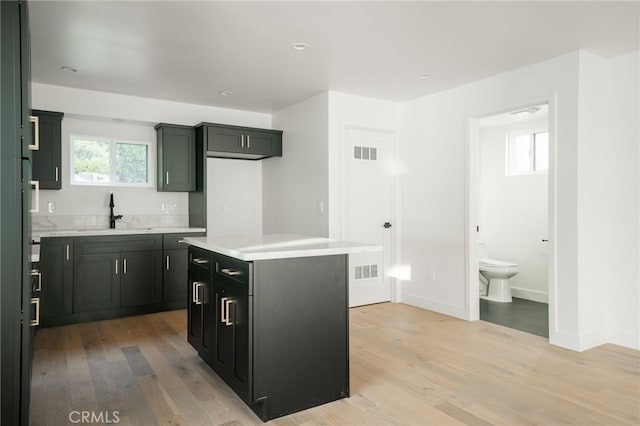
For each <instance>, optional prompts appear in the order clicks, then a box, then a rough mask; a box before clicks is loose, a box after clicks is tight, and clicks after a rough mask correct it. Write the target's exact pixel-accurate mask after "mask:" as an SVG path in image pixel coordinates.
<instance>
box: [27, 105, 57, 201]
mask: <svg viewBox="0 0 640 426" xmlns="http://www.w3.org/2000/svg"><path fill="white" fill-rule="evenodd" d="M31 116H32V119H33V121H32V123H33V124H32V131H33V140H34V143H33V145H34V148H33V149H34V150H33V152H32V160H31V161H32V168H33V169H32V176H33V180H36V181H38V182H40V189H61V188H62V147H61V142H62V117H63V114H62V113H60V112H51V111H38V110H33V111H32V112H31Z"/></svg>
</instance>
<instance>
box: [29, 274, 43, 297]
mask: <svg viewBox="0 0 640 426" xmlns="http://www.w3.org/2000/svg"><path fill="white" fill-rule="evenodd" d="M31 276H32V277H38V281H37V284H36V287H35V288H34V289H33V291H34V292H36V291H41V290H42V273H41V272H40V271H38V270H37V269H32V270H31Z"/></svg>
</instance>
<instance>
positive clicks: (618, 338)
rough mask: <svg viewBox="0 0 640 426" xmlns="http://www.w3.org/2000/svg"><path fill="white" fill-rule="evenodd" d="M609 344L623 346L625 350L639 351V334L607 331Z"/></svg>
mask: <svg viewBox="0 0 640 426" xmlns="http://www.w3.org/2000/svg"><path fill="white" fill-rule="evenodd" d="M608 340H609V343H611V344H614V345H618V346H624V347H625V348H629V349H635V350H640V334H634V333H629V332H628V331H620V330H611V329H609V339H608Z"/></svg>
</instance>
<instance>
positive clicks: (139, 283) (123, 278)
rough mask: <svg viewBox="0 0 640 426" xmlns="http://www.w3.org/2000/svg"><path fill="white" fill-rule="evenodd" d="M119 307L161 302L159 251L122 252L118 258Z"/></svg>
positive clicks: (160, 260) (160, 258)
mask: <svg viewBox="0 0 640 426" xmlns="http://www.w3.org/2000/svg"><path fill="white" fill-rule="evenodd" d="M120 260H121V262H122V274H121V275H120V306H121V307H123V308H127V307H131V306H143V305H149V304H154V303H160V302H161V301H162V268H161V262H162V255H161V252H160V251H159V250H154V251H139V252H124V253H122V254H121V256H120Z"/></svg>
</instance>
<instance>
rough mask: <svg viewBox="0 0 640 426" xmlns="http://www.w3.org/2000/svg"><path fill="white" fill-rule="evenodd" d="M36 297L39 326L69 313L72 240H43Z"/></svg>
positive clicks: (71, 279) (71, 300)
mask: <svg viewBox="0 0 640 426" xmlns="http://www.w3.org/2000/svg"><path fill="white" fill-rule="evenodd" d="M38 270H39V272H40V280H39V287H40V291H39V297H40V317H41V323H42V325H45V326H46V325H47V322H48V320H49V319H51V318H53V317H59V316H65V315H70V314H71V307H72V306H73V240H72V239H71V238H43V239H42V241H41V243H40V263H39V265H38Z"/></svg>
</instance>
